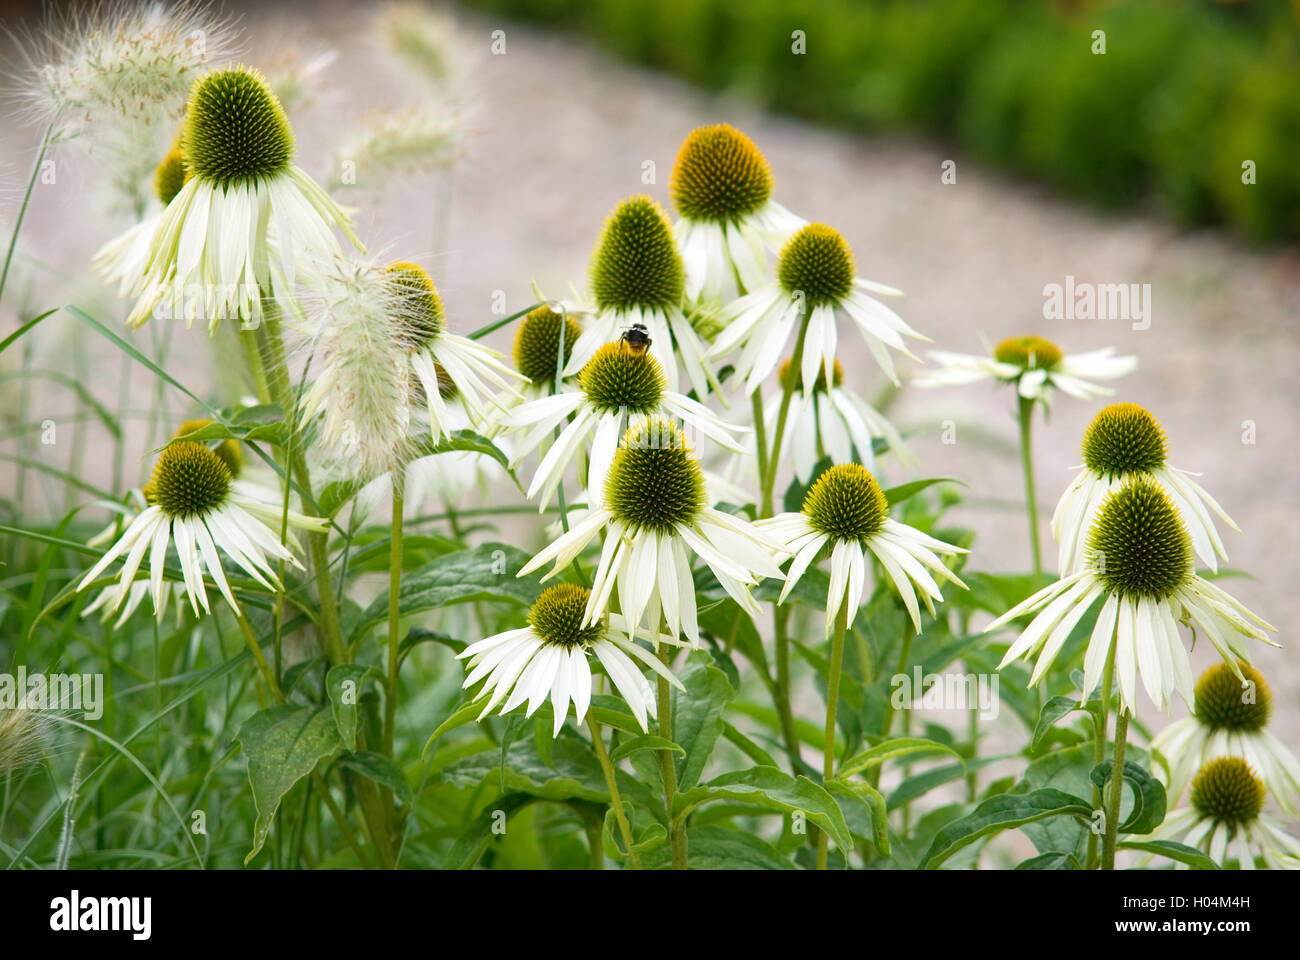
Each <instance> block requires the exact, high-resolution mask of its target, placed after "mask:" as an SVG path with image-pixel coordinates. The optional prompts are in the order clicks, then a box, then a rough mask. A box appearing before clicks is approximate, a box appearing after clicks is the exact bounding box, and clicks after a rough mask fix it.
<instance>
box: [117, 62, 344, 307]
mask: <svg viewBox="0 0 1300 960" xmlns="http://www.w3.org/2000/svg"><path fill="white" fill-rule="evenodd" d="M181 153H182V155H183V156H184V158H185V165H186V170H187V171H188V173H189V174H190V179H189V180H188V181H187V182H186V183H185V185H184V186H183V187H182V188H181V189H180V191H179V192H178V193H177V194H176V196H175V197H174V198H173V199H172V201H171V203H169V204H168V205H167V209H166V211H165V212H164V214H163V216H162V219H161V220H160V221H159V223H158V226H157V228H156V229H155V230H154V233H153V236H152V238H151V240H150V244H149V256H148V260H147V262H146V263H145V265H144V267H143V268H142V269H141V270H140V271H139V273H138V274H136V275H135V276H134V277H128V278H127V279H128V280H130V281H131V284H130V290H131V295H132V296H136V297H138V298H139V299H138V301H137V302H136V305H135V308H134V309H133V310H132V311H131V315H130V317H129V318H128V321H127V322H128V323H130V324H131V325H132V326H136V327H138V326H140V325H142V324H143V323H144V322H145V321H146V320H148V319H149V316H150V315H151V314H152V313H153V312H154V310H155V309H156V308H159V307H163V308H165V309H166V310H167V311H168V313H169V315H171V316H180V317H184V318H185V322H186V324H187V325H190V324H192V323H193V321H194V320H195V319H198V318H199V317H203V318H206V319H207V320H208V327H209V330H213V331H215V330H216V328H217V325H218V324H219V323H220V322H221V320H223V319H239V320H240V321H242V322H243V323H252V324H256V323H259V322H260V321H261V318H262V298H263V297H264V296H280V297H285V298H289V299H292V297H293V295H294V284H295V282H296V280H297V277H298V274H299V271H300V268H307V267H314V266H315V265H316V263H317V262H318V261H324V260H327V259H328V258H330V257H332V256H334V255H336V254H338V252H339V245H338V241H337V240H336V239H335V236H334V233H333V228H334V227H338V228H339V229H341V230H342V231H343V232H344V234H346V235H347V237H348V239H349V240H351V241H352V243H353V244H355V245H356V246H357V247H358V248H361V247H362V245H361V241H360V240H358V239H357V237H356V235H355V234H354V233H353V232H352V222H351V220H349V219H348V217H347V215H346V214H344V212H343V211H342V210H341V209H340V208H339V206H338V205H337V204H336V203H335V202H334V201H333V200H331V199H330V197H329V195H328V194H327V193H326V192H325V191H324V190H322V189H321V188H320V186H318V185H317V184H316V182H315V181H314V180H312V178H311V177H309V176H308V175H307V174H306V173H305V172H304V171H303V170H302V169H300V168H299V167H298V166H296V165H295V164H294V163H293V153H294V137H293V131H292V130H291V129H290V127H289V120H288V118H287V117H286V116H285V113H284V109H283V108H282V107H281V106H280V101H279V100H278V99H276V96H275V94H274V93H273V92H272V90H271V88H270V87H269V86H268V85H267V83H266V80H265V79H264V78H263V76H262V74H261V73H260V72H258V71H257V70H253V69H251V68H249V67H244V66H239V67H234V68H230V69H226V70H218V71H214V72H212V73H209V74H207V75H205V76H203V77H201V78H199V79H198V80H196V81H195V82H194V87H193V89H192V90H191V91H190V98H189V103H188V105H187V107H186V111H185V125H184V128H183V130H182V134H181ZM272 229H274V232H275V242H274V243H272V242H271V231H272Z"/></svg>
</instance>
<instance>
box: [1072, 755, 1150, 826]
mask: <svg viewBox="0 0 1300 960" xmlns="http://www.w3.org/2000/svg"><path fill="white" fill-rule="evenodd" d="M1112 765H1113V761H1111V760H1103V761H1102V762H1101V763H1099V764H1097V765H1096V766H1095V767H1093V768H1092V772H1091V773H1090V774H1089V777H1090V778H1091V780H1092V782H1093V785H1094V786H1096V787H1097V789H1099V790H1101V789H1103V788H1104V787H1105V785H1106V781H1107V780H1108V779H1109V778H1110V771H1111V767H1112ZM1124 782H1125V783H1127V784H1128V785H1129V787H1130V788H1131V789H1132V793H1133V810H1132V811H1131V812H1130V813H1129V815H1128V819H1127V820H1125V821H1124V822H1123V823H1121V824H1120V825H1119V830H1120V832H1121V833H1136V834H1148V833H1150V832H1151V831H1152V830H1154V829H1155V828H1156V827H1158V826H1160V824H1161V822H1163V821H1164V819H1165V807H1166V804H1167V803H1168V798H1167V797H1166V796H1165V788H1164V784H1162V783H1161V782H1160V781H1159V780H1157V779H1156V778H1155V777H1153V776H1151V774H1149V773H1147V771H1146V769H1145V768H1143V767H1141V766H1139V765H1138V764H1136V763H1133V762H1132V761H1130V760H1125V761H1124Z"/></svg>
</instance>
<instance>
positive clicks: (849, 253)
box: [776, 223, 855, 307]
mask: <svg viewBox="0 0 1300 960" xmlns="http://www.w3.org/2000/svg"><path fill="white" fill-rule="evenodd" d="M854 270H855V267H854V263H853V249H852V248H851V247H850V246H849V244H848V241H847V240H845V239H844V236H843V234H841V233H840V232H839V231H838V230H836V229H835V228H834V227H828V226H826V224H824V223H810V224H808V225H807V226H806V227H802V228H800V229H799V230H798V231H796V232H795V234H794V235H793V236H792V237H790V239H789V240H787V241H786V242H785V246H784V247H782V248H781V258H780V260H779V261H778V262H777V265H776V277H777V279H778V280H779V281H780V282H781V286H782V287H783V288H784V289H785V291H786V292H787V293H791V294H793V293H796V292H798V291H802V292H803V295H804V300H805V302H806V303H807V305H808V306H809V307H816V306H819V305H821V304H827V303H831V302H833V301H835V300H839V299H841V298H842V297H845V296H847V295H848V294H849V292H850V291H851V290H852V289H853V274H854Z"/></svg>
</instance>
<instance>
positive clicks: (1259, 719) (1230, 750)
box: [1151, 662, 1300, 816]
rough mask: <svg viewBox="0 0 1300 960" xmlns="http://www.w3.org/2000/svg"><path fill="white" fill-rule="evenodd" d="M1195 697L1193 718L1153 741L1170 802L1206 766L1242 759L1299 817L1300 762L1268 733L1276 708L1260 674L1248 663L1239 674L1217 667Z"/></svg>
mask: <svg viewBox="0 0 1300 960" xmlns="http://www.w3.org/2000/svg"><path fill="white" fill-rule="evenodd" d="M1195 694H1196V710H1195V713H1194V714H1193V715H1192V716H1190V717H1187V718H1186V719H1184V720H1179V721H1177V722H1176V723H1171V724H1170V725H1169V726H1167V727H1165V728H1164V729H1163V730H1161V731H1160V733H1159V734H1157V735H1156V737H1155V739H1153V740H1152V741H1151V749H1152V750H1156V751H1159V752H1160V754H1161V755H1162V756H1163V757H1164V758H1165V760H1166V761H1167V762H1168V764H1169V771H1168V775H1167V780H1168V783H1167V786H1168V791H1169V797H1170V800H1171V801H1176V800H1177V799H1178V798H1179V797H1181V796H1182V794H1183V790H1184V789H1186V787H1187V783H1188V781H1189V780H1191V778H1192V774H1193V773H1194V772H1195V771H1196V770H1197V769H1199V768H1200V767H1201V766H1203V765H1204V764H1205V763H1207V762H1209V761H1210V760H1215V759H1218V758H1219V757H1241V758H1242V759H1243V760H1245V761H1246V762H1247V763H1249V764H1250V765H1251V767H1253V768H1254V769H1255V770H1257V771H1258V772H1259V776H1260V779H1261V780H1262V781H1263V782H1264V786H1265V787H1267V788H1268V792H1269V794H1270V795H1271V796H1272V797H1273V799H1274V800H1276V801H1277V804H1278V806H1279V807H1281V808H1282V810H1283V812H1284V813H1286V814H1287V815H1288V816H1295V815H1296V814H1297V812H1300V802H1297V801H1300V760H1297V759H1296V756H1295V754H1293V753H1292V752H1291V751H1290V749H1288V747H1287V746H1286V744H1284V743H1283V742H1282V741H1281V740H1279V739H1278V738H1277V737H1275V736H1273V734H1271V733H1269V732H1268V731H1267V730H1265V729H1264V728H1265V726H1267V724H1268V719H1269V715H1270V714H1271V713H1272V710H1273V703H1272V695H1271V694H1270V692H1269V688H1268V684H1267V683H1266V682H1265V680H1264V678H1263V676H1262V675H1261V674H1260V673H1259V671H1258V670H1256V669H1255V668H1254V667H1252V666H1251V665H1250V664H1248V663H1242V662H1238V663H1237V665H1236V670H1234V669H1233V668H1232V667H1231V666H1229V665H1228V664H1226V663H1216V664H1215V665H1214V666H1212V667H1210V669H1208V670H1206V671H1205V673H1203V674H1201V677H1200V679H1199V680H1197V681H1196V691H1195ZM1158 772H1163V771H1158Z"/></svg>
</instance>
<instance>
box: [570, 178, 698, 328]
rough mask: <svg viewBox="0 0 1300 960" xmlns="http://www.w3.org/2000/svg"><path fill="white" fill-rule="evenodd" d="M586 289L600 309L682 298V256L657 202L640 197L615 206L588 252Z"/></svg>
mask: <svg viewBox="0 0 1300 960" xmlns="http://www.w3.org/2000/svg"><path fill="white" fill-rule="evenodd" d="M591 287H592V293H593V295H594V296H595V299H596V306H598V307H599V308H600V309H601V310H629V309H631V308H633V307H655V308H658V309H668V308H671V307H676V306H677V305H678V304H679V303H680V302H681V299H682V292H683V290H684V288H685V273H684V270H683V268H682V258H681V254H679V253H678V252H677V243H676V241H675V240H674V239H673V231H672V227H671V226H669V224H668V219H667V218H666V217H665V216H664V212H663V209H662V208H661V207H660V206H659V204H657V203H655V202H654V201H653V200H651V199H650V198H649V197H644V196H642V197H631V198H630V199H627V200H624V201H623V202H622V203H621V204H619V205H618V208H617V209H616V210H615V211H614V212H613V213H612V214H611V215H610V217H609V219H608V220H606V221H605V229H604V230H603V231H602V232H601V235H600V240H599V242H597V244H596V250H595V253H594V254H593V255H592V260H591Z"/></svg>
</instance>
